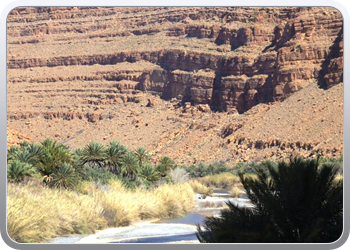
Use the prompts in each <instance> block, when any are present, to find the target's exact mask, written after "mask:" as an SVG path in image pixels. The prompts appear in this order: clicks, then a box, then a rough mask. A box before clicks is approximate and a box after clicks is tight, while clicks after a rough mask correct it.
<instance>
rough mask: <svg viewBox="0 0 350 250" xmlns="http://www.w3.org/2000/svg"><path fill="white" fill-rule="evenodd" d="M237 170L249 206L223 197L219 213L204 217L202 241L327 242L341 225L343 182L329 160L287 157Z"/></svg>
mask: <svg viewBox="0 0 350 250" xmlns="http://www.w3.org/2000/svg"><path fill="white" fill-rule="evenodd" d="M265 166H266V168H267V172H268V174H267V173H266V169H264V168H263V167H262V166H260V167H257V168H256V174H257V178H252V177H250V176H249V177H246V176H245V175H244V174H243V173H240V174H239V176H240V179H241V182H242V184H243V186H244V189H245V191H246V193H247V195H248V197H249V199H250V200H251V202H252V204H253V205H254V207H253V208H252V209H250V208H241V207H237V206H235V205H234V204H232V203H228V206H229V208H228V209H226V210H223V211H222V214H221V217H220V218H216V217H208V218H207V219H206V221H205V228H206V229H205V230H202V229H201V228H200V227H198V233H197V238H198V239H199V240H200V242H206V243H224V242H225V243H229V242H230V243H238V242H240V243H249V242H250V243H269V242H280V243H330V242H333V241H335V240H337V239H338V238H339V237H340V235H341V233H342V230H343V182H342V180H337V179H336V178H335V177H336V175H337V173H338V170H339V169H338V167H337V166H336V165H335V164H329V163H327V164H320V161H319V160H314V159H313V160H303V159H301V158H293V159H291V160H290V162H289V163H286V162H284V161H282V162H279V163H278V165H277V166H273V164H271V163H266V164H265Z"/></svg>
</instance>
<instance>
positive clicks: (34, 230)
mask: <svg viewBox="0 0 350 250" xmlns="http://www.w3.org/2000/svg"><path fill="white" fill-rule="evenodd" d="M193 205H194V192H193V190H192V188H191V187H190V185H189V184H176V185H163V186H160V187H158V188H155V189H154V190H149V191H145V190H141V189H136V190H129V189H126V188H125V187H124V186H123V185H122V184H121V182H119V181H117V180H113V181H110V183H109V184H108V185H98V184H95V183H92V182H82V183H80V184H79V185H78V186H77V188H76V190H74V191H69V190H58V189H50V188H46V187H43V186H41V185H37V184H33V183H30V182H28V183H27V184H11V183H9V184H8V188H7V230H8V234H9V236H10V238H11V239H12V240H14V241H16V242H19V243H30V242H47V241H48V240H50V239H52V238H54V237H57V236H63V235H69V234H89V233H94V232H95V231H96V230H97V229H103V228H106V227H119V226H126V225H129V224H130V223H132V222H134V221H139V220H145V219H153V218H154V219H156V218H165V217H176V216H181V215H183V214H184V213H186V212H189V211H190V210H191V209H192V208H193Z"/></svg>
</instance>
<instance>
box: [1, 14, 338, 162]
mask: <svg viewBox="0 0 350 250" xmlns="http://www.w3.org/2000/svg"><path fill="white" fill-rule="evenodd" d="M342 27H343V20H342V16H341V13H339V12H338V11H337V10H336V9H334V8H326V7H325V8H324V7H310V8H300V7H293V8H292V7H288V8H275V7H273V8H267V7H265V8H258V7H254V8H253V7H249V8H242V7H230V8H226V7H220V8H219V7H206V8H204V7H182V8H181V7H142V8H141V7H138V8H137V7H132V8H131V7H130V8H129V7H122V8H116V7H110V8H105V7H103V8H85V7H79V8H78V7H74V8H73V7H69V8H53V7H49V8H45V7H43V8H29V7H28V8H26V7H23V8H22V7H21V8H16V9H14V10H13V11H12V12H11V13H10V15H9V16H8V19H7V69H8V70H7V124H8V147H9V146H11V145H13V144H18V143H19V142H20V141H21V140H30V141H32V142H40V141H42V140H43V139H45V138H47V137H52V138H54V139H56V140H58V141H59V142H62V143H64V144H66V145H68V146H70V147H71V148H72V149H74V148H77V147H83V146H85V145H86V144H87V143H89V142H91V141H99V142H101V143H103V144H107V143H108V142H110V141H112V140H118V141H120V142H121V143H123V144H125V145H126V146H128V147H129V148H131V149H136V148H138V147H145V148H146V149H147V150H148V151H150V152H151V153H152V155H153V157H152V160H153V161H154V162H157V161H158V160H159V159H160V157H162V156H165V155H167V156H170V157H171V158H173V159H174V160H175V161H176V163H178V164H192V163H199V162H206V163H211V162H213V161H222V162H225V163H227V164H229V165H230V164H235V163H237V162H241V161H244V162H250V161H260V160H263V159H271V160H280V159H286V158H288V157H289V156H290V155H301V156H304V157H316V156H325V157H339V156H341V155H342V152H343V29H342Z"/></svg>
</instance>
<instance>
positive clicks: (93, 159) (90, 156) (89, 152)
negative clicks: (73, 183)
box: [81, 141, 106, 167]
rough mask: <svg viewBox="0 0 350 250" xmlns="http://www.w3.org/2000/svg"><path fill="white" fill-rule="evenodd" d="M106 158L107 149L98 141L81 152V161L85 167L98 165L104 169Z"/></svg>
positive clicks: (91, 143)
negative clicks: (86, 165)
mask: <svg viewBox="0 0 350 250" xmlns="http://www.w3.org/2000/svg"><path fill="white" fill-rule="evenodd" d="M105 158H106V149H105V147H104V146H103V145H101V144H100V143H98V142H96V141H93V142H90V143H89V144H88V145H86V146H85V147H84V149H83V150H82V152H81V160H82V164H83V165H85V164H89V165H90V166H95V165H98V166H99V167H102V164H103V162H104V160H105Z"/></svg>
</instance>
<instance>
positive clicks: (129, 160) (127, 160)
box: [121, 152, 139, 180]
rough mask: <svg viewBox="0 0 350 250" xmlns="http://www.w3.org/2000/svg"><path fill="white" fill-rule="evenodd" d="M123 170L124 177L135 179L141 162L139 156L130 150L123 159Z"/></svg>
mask: <svg viewBox="0 0 350 250" xmlns="http://www.w3.org/2000/svg"><path fill="white" fill-rule="evenodd" d="M121 172H122V173H123V175H124V177H127V178H129V179H130V180H134V179H135V174H136V173H138V172H139V164H138V160H137V156H136V155H135V153H134V152H128V153H127V154H126V155H125V156H124V158H123V161H122V165H121Z"/></svg>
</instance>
